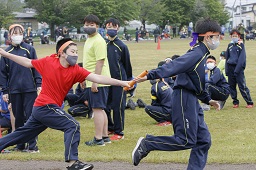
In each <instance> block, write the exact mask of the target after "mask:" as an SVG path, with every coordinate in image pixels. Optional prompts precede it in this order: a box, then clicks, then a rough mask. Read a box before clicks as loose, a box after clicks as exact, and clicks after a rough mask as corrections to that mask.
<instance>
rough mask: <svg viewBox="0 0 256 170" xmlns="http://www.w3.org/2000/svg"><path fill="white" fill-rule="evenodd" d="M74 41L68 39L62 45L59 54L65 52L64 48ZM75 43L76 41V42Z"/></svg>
mask: <svg viewBox="0 0 256 170" xmlns="http://www.w3.org/2000/svg"><path fill="white" fill-rule="evenodd" d="M72 43H74V42H73V41H67V42H65V43H64V44H63V45H62V46H60V49H59V50H58V54H60V53H61V52H63V50H64V49H65V48H66V47H67V46H69V45H70V44H72ZM74 44H75V43H74Z"/></svg>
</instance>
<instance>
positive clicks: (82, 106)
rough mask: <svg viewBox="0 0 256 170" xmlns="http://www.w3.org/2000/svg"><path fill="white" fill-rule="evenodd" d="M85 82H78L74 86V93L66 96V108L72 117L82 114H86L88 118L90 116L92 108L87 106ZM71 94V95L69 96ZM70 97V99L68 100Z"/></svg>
mask: <svg viewBox="0 0 256 170" xmlns="http://www.w3.org/2000/svg"><path fill="white" fill-rule="evenodd" d="M85 87H86V85H85V82H83V83H79V84H78V85H77V87H76V93H75V94H68V95H67V96H69V97H66V98H68V99H67V100H68V102H69V105H70V108H68V113H69V114H71V115H72V116H73V117H76V116H83V117H86V116H87V115H88V119H91V118H92V115H93V113H92V109H90V108H89V107H88V98H89V94H88V88H85ZM71 95H72V96H71ZM71 99H72V101H70V100H71Z"/></svg>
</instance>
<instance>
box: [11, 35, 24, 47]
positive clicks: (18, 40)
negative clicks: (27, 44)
mask: <svg viewBox="0 0 256 170" xmlns="http://www.w3.org/2000/svg"><path fill="white" fill-rule="evenodd" d="M11 40H12V42H13V43H14V44H16V45H19V44H20V43H21V42H22V40H23V35H13V36H11Z"/></svg>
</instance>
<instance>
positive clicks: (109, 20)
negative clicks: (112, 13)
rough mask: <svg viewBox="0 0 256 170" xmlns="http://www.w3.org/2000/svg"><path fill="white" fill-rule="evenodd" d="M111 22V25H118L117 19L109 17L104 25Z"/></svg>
mask: <svg viewBox="0 0 256 170" xmlns="http://www.w3.org/2000/svg"><path fill="white" fill-rule="evenodd" d="M110 23H112V25H113V26H118V27H120V22H119V21H118V19H115V18H109V19H108V20H107V21H106V22H105V25H107V24H110Z"/></svg>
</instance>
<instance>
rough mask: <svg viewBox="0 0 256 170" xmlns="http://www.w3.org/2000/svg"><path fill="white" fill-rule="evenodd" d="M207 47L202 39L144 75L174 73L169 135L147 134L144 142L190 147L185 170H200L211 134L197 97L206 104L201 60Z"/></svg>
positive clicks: (153, 147) (153, 145) (163, 147)
mask: <svg viewBox="0 0 256 170" xmlns="http://www.w3.org/2000/svg"><path fill="white" fill-rule="evenodd" d="M209 53H210V52H209V49H208V48H207V47H206V45H205V44H204V43H202V42H200V43H198V44H197V45H195V46H194V48H193V49H192V50H190V51H188V52H187V53H186V54H185V55H183V56H181V57H179V58H177V59H175V60H173V61H171V62H170V63H167V64H164V65H163V66H162V67H159V68H157V69H155V70H152V71H150V72H149V74H148V75H147V79H149V80H150V79H157V78H162V77H170V76H174V75H177V78H176V80H175V84H174V88H173V94H172V99H173V102H172V124H173V129H174V135H173V136H152V135H147V136H146V138H145V144H146V147H147V150H148V151H153V150H162V151H178V150H185V149H192V150H191V153H190V159H189V163H188V168H187V169H188V170H202V169H203V168H204V167H205V165H206V161H207V155H208V150H209V148H210V146H211V135H210V132H209V130H208V127H207V125H206V123H205V121H204V114H203V110H202V108H201V106H200V104H199V102H198V98H199V96H200V99H201V100H202V101H203V102H204V103H206V104H209V101H210V97H209V95H208V94H207V93H205V67H204V65H205V61H206V56H207V55H208V54H209Z"/></svg>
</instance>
